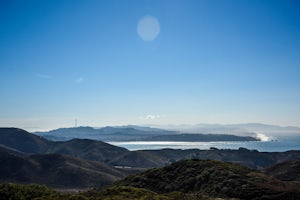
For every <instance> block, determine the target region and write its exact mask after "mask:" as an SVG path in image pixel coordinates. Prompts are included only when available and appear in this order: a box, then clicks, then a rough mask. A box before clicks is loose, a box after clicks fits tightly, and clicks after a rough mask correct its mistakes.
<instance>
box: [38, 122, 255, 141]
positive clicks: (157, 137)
mask: <svg viewBox="0 0 300 200" xmlns="http://www.w3.org/2000/svg"><path fill="white" fill-rule="evenodd" d="M34 134H37V135H40V136H43V137H45V138H47V139H49V140H54V141H63V140H69V139H73V138H87V139H97V140H102V141H106V142H107V141H196V142H197V141H198V142H200V141H202V142H203V141H205V142H206V141H258V140H259V139H257V138H255V137H251V136H236V135H229V134H200V133H198V134H195V133H194V134H187V133H180V132H178V131H169V130H164V129H158V128H150V127H139V126H132V125H131V126H120V127H110V126H107V127H103V128H98V129H96V128H92V127H72V128H60V129H56V130H51V131H48V132H35V133H34Z"/></svg>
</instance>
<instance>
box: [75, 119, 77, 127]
mask: <svg viewBox="0 0 300 200" xmlns="http://www.w3.org/2000/svg"><path fill="white" fill-rule="evenodd" d="M75 127H77V119H75Z"/></svg>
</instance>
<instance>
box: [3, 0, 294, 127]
mask: <svg viewBox="0 0 300 200" xmlns="http://www.w3.org/2000/svg"><path fill="white" fill-rule="evenodd" d="M299 9H300V2H299V1H294V0H287V1H283V0H274V1H256V0H254V1H238V0H228V1H221V0H219V1H218V0H212V1H201V0H200V1H198V0H197V1H196V0H190V1H183V0H165V1H163V0H162V1H147V0H128V1H121V0H111V1H96V0H87V1H80V0H79V1H71V0H62V1H49V0H48V1H47V0H45V1H36V0H28V1H21V0H16V1H8V0H7V1H6V0H4V1H1V3H0V26H1V31H0V75H1V78H0V92H1V93H0V127H19V128H24V129H26V130H30V131H31V130H50V129H55V128H59V127H71V126H74V124H75V120H76V119H77V120H78V121H77V123H78V126H94V127H100V126H107V125H108V126H112V125H128V124H135V125H144V124H158V125H167V124H171V125H174V124H198V123H209V124H214V123H217V124H238V123H264V124H274V125H280V126H297V127H300V12H299Z"/></svg>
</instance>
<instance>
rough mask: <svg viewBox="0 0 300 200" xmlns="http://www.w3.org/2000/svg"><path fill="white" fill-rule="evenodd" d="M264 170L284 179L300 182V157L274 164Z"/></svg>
mask: <svg viewBox="0 0 300 200" xmlns="http://www.w3.org/2000/svg"><path fill="white" fill-rule="evenodd" d="M264 172H265V173H267V174H269V175H271V176H273V177H276V178H277V179H280V180H283V181H297V182H300V159H295V160H289V161H285V162H282V163H279V164H276V165H273V166H271V167H268V168H266V169H265V170H264Z"/></svg>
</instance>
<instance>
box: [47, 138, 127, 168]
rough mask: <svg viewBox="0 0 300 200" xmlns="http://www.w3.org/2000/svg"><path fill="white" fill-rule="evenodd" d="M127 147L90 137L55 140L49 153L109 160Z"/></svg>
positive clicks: (124, 151) (123, 151)
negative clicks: (63, 140)
mask: <svg viewBox="0 0 300 200" xmlns="http://www.w3.org/2000/svg"><path fill="white" fill-rule="evenodd" d="M126 152H128V150H127V149H125V148H122V147H117V146H113V145H110V144H108V143H105V142H101V141H96V140H90V139H73V140H69V141H65V142H55V143H52V145H50V146H49V148H48V150H47V153H60V154H68V155H72V156H75V157H80V158H83V159H88V160H96V161H101V162H108V161H109V160H110V159H112V158H115V157H117V156H119V155H121V154H123V153H126Z"/></svg>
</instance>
